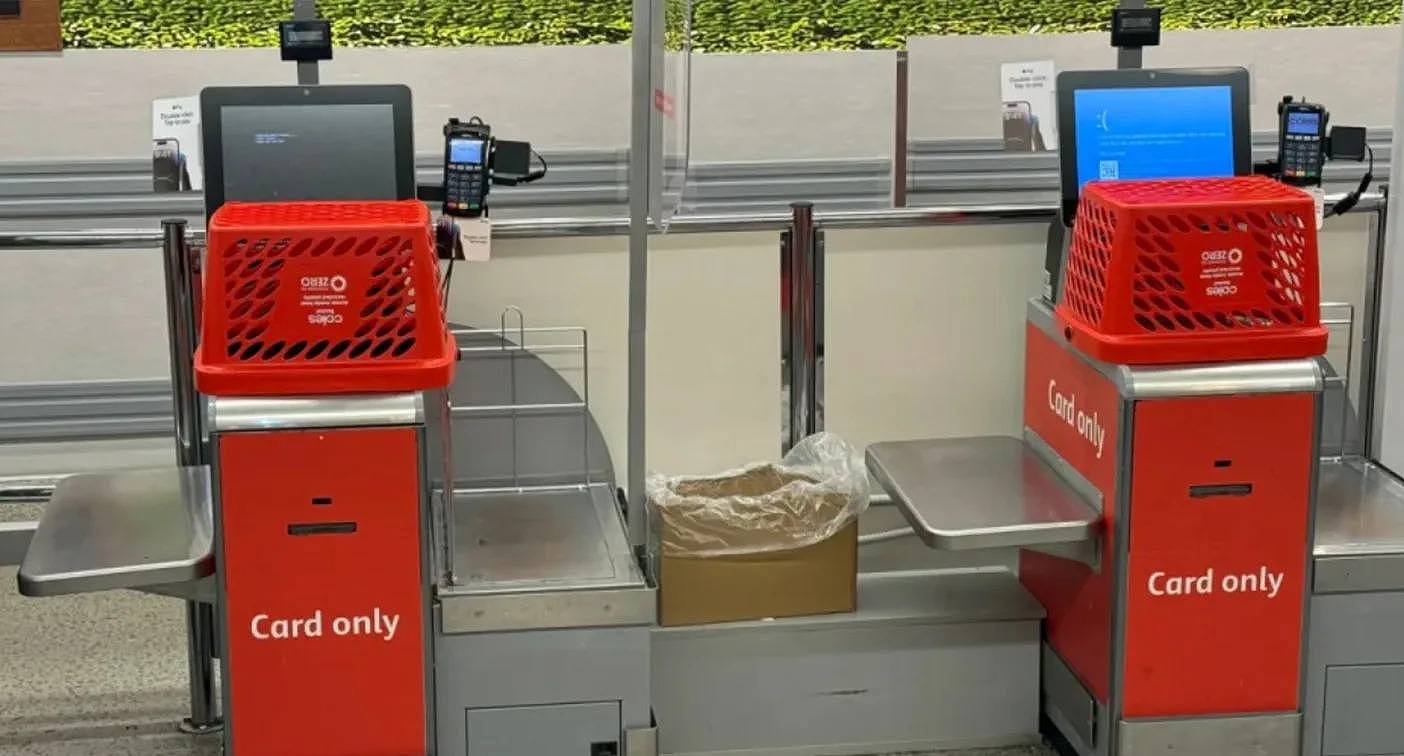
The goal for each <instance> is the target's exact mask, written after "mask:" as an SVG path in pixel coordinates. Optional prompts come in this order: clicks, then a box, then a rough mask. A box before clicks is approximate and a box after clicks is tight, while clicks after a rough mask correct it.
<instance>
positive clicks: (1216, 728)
mask: <svg viewBox="0 0 1404 756" xmlns="http://www.w3.org/2000/svg"><path fill="white" fill-rule="evenodd" d="M1301 721H1302V717H1301V715H1300V714H1298V713H1296V712H1290V713H1285V714H1245V715H1241V716H1234V717H1187V718H1184V719H1155V720H1143V719H1133V720H1122V721H1121V722H1120V726H1119V727H1118V728H1117V733H1118V736H1117V746H1118V747H1117V754H1118V756H1184V754H1224V755H1227V754H1234V755H1235V756H1299V754H1300V753H1301V751H1300V745H1299V738H1298V734H1299V730H1300V728H1301Z"/></svg>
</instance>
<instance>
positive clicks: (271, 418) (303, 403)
mask: <svg viewBox="0 0 1404 756" xmlns="http://www.w3.org/2000/svg"><path fill="white" fill-rule="evenodd" d="M209 413H210V430H211V431H218V432H231V431H267V430H280V429H287V428H353V427H360V426H366V425H419V424H422V423H423V422H424V396H423V395H422V394H419V393H413V394H367V395H364V396H351V395H347V396H323V397H300V398H287V399H284V398H266V397H226V396H216V397H210V399H209Z"/></svg>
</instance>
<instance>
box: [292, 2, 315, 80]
mask: <svg viewBox="0 0 1404 756" xmlns="http://www.w3.org/2000/svg"><path fill="white" fill-rule="evenodd" d="M316 19H317V0H293V20H294V21H315V20H316ZM297 83H298V84H299V85H300V86H304V87H306V86H313V85H316V84H320V83H321V75H320V73H319V72H318V69H317V61H315V60H299V61H298V62H297Z"/></svg>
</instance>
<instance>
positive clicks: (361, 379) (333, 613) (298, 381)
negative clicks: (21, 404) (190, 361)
mask: <svg viewBox="0 0 1404 756" xmlns="http://www.w3.org/2000/svg"><path fill="white" fill-rule="evenodd" d="M206 270H207V271H208V272H207V275H206V278H205V281H204V297H203V302H204V312H203V317H202V321H201V322H202V338H201V345H200V349H199V351H198V352H197V353H196V356H195V375H196V382H197V385H198V387H199V388H200V390H201V392H202V393H204V394H206V395H207V396H208V397H209V399H208V408H209V409H208V413H209V417H208V427H209V428H210V444H211V447H212V448H211V455H210V456H211V458H212V468H213V472H212V475H213V481H214V482H213V488H214V515H215V543H216V559H217V561H218V565H219V591H220V601H219V610H220V621H221V627H222V639H223V644H222V647H223V649H224V653H223V654H222V657H223V658H222V660H221V663H222V665H223V666H222V673H223V681H224V685H223V689H224V703H225V712H226V726H225V745H226V752H228V753H231V754H250V755H255V756H265V755H268V754H289V755H292V754H298V755H300V756H301V755H307V754H327V755H329V756H333V755H337V756H339V755H342V754H386V755H390V754H394V755H396V756H401V755H404V754H423V753H427V752H428V751H429V747H428V744H429V743H430V742H431V739H432V730H431V717H430V714H429V713H430V710H431V707H430V705H429V702H430V701H431V700H432V697H431V689H432V680H433V675H432V669H433V665H432V648H433V644H432V642H431V640H430V636H429V633H430V629H431V625H430V622H429V616H430V598H429V596H430V594H429V592H430V590H431V587H432V583H433V579H432V575H433V574H434V573H433V571H432V565H431V561H430V554H431V551H432V549H431V545H430V543H428V539H429V535H428V534H430V533H431V532H433V528H432V527H430V524H429V510H428V502H429V500H430V490H429V484H428V482H427V480H428V479H427V475H426V471H427V470H428V469H429V466H428V465H427V463H426V449H427V444H426V433H425V426H426V411H425V407H426V404H429V403H430V398H431V397H438V398H441V397H442V394H441V393H438V392H437V391H436V390H437V389H439V388H442V387H444V386H446V385H448V383H449V382H450V381H451V379H452V367H453V356H454V354H455V352H456V349H455V347H454V345H453V342H452V337H451V336H450V334H449V333H448V330H447V327H446V325H445V322H444V317H443V310H442V307H441V304H440V301H439V297H438V291H439V286H438V285H437V284H438V279H437V275H438V274H437V267H436V261H435V258H434V256H433V249H432V246H431V243H430V227H429V214H428V210H427V208H426V207H425V206H424V205H423V204H421V203H418V202H415V201H413V200H410V201H402V202H356V203H352V202H294V203H266V204H264V203H238V204H228V205H224V206H223V207H221V208H220V209H219V210H218V211H217V212H216V213H215V215H214V217H213V218H212V219H211V221H210V232H209V248H208V261H207V265H206ZM426 392H429V393H426ZM436 406H441V405H436Z"/></svg>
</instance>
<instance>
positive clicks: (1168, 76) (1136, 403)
mask: <svg viewBox="0 0 1404 756" xmlns="http://www.w3.org/2000/svg"><path fill="white" fill-rule="evenodd" d="M1246 83H1247V82H1246V75H1245V74H1244V73H1243V72H1242V71H1241V70H1238V71H1225V70H1218V71H1181V72H1165V71H1161V72H1156V71H1118V72H1094V73H1075V74H1065V75H1064V77H1060V86H1059V89H1060V98H1061V100H1062V101H1061V102H1060V122H1061V123H1060V125H1061V126H1062V128H1063V150H1064V154H1063V155H1062V160H1063V173H1064V179H1065V187H1067V186H1068V185H1069V183H1071V191H1070V193H1069V196H1068V197H1067V198H1066V201H1065V207H1064V209H1065V212H1068V213H1069V214H1071V213H1072V212H1076V217H1077V221H1076V224H1075V226H1074V229H1073V232H1072V237H1071V241H1070V244H1069V246H1068V249H1067V251H1066V253H1065V254H1064V255H1062V257H1065V259H1066V262H1065V264H1064V265H1062V266H1061V269H1055V272H1054V276H1055V277H1056V282H1057V283H1059V284H1061V285H1060V286H1059V287H1057V288H1058V289H1059V293H1060V298H1059V299H1058V300H1057V304H1056V306H1054V305H1052V304H1050V302H1049V301H1048V300H1046V299H1043V298H1039V299H1036V300H1034V301H1032V302H1030V303H1029V305H1028V317H1027V321H1026V325H1025V342H1026V343H1025V379H1024V417H1023V426H1024V428H1023V437H1022V438H1021V439H1016V438H1003V437H995V438H981V439H944V440H927V441H904V442H891V443H881V444H874V445H873V446H871V447H869V450H868V463H869V469H870V470H871V471H872V472H873V473H874V476H875V477H876V478H877V480H878V481H879V482H880V483H881V484H882V485H883V487H884V488H886V489H887V490H888V492H889V493H891V494H892V496H893V499H894V501H895V502H896V503H897V504H898V506H899V508H901V509H902V511H903V512H904V514H906V515H907V518H908V520H909V521H910V522H911V523H912V524H913V526H914V527H915V528H916V529H917V531H918V533H919V534H921V535H923V537H924V539H925V540H926V542H927V543H928V545H932V546H933V547H936V548H944V549H979V548H998V547H1020V549H1021V550H1020V552H1019V556H1018V574H1019V578H1020V581H1021V582H1022V584H1023V585H1024V587H1025V588H1027V589H1028V590H1029V592H1030V593H1031V594H1032V595H1033V596H1034V597H1036V598H1037V599H1038V600H1039V602H1040V603H1041V604H1042V605H1043V607H1044V609H1045V611H1046V613H1047V614H1046V619H1045V622H1044V643H1043V653H1042V675H1041V677H1042V682H1041V704H1042V712H1043V715H1044V717H1045V718H1046V720H1047V721H1048V723H1049V724H1050V725H1051V727H1052V730H1053V731H1054V733H1055V734H1056V736H1057V738H1058V739H1061V740H1063V741H1065V744H1066V745H1068V746H1069V747H1070V748H1071V749H1072V750H1073V751H1074V752H1076V753H1078V754H1080V755H1081V756H1094V755H1096V756H1111V755H1113V754H1116V755H1120V756H1126V755H1131V754H1137V755H1139V754H1167V753H1187V754H1265V755H1267V754H1272V755H1277V754H1280V755H1281V756H1288V755H1289V754H1298V753H1300V748H1301V745H1300V740H1301V735H1300V733H1301V729H1302V711H1303V699H1304V685H1303V682H1302V676H1303V669H1304V665H1305V643H1304V638H1305V631H1306V613H1307V607H1308V599H1309V596H1310V590H1311V581H1310V574H1311V569H1312V568H1311V565H1312V533H1313V518H1314V502H1315V498H1316V497H1315V490H1316V480H1317V468H1318V442H1317V433H1318V428H1319V418H1320V407H1321V394H1322V389H1323V385H1324V379H1323V371H1322V368H1321V366H1320V364H1319V362H1318V358H1319V357H1320V355H1322V354H1323V353H1324V352H1325V348H1326V337H1327V334H1326V330H1325V329H1324V328H1323V327H1322V325H1321V322H1320V315H1319V282H1318V270H1317V240H1316V228H1317V226H1316V217H1315V208H1314V205H1313V200H1312V198H1311V197H1310V195H1308V194H1307V193H1305V192H1303V191H1301V190H1298V189H1295V188H1291V187H1287V186H1284V185H1282V184H1279V183H1277V182H1275V181H1272V180H1270V179H1268V178H1263V177H1252V176H1244V175H1241V174H1245V173H1248V172H1249V171H1248V170H1247V169H1248V167H1249V165H1248V162H1249V155H1248V149H1247V147H1248V129H1247V97H1246V95H1247V92H1246ZM1082 95H1087V96H1085V97H1084V96H1082ZM1159 97H1168V98H1169V99H1168V100H1166V101H1165V103H1162V104H1159V105H1156V106H1155V107H1141V108H1140V109H1139V110H1138V111H1135V112H1132V111H1130V110H1129V109H1126V108H1121V107H1120V105H1121V103H1132V102H1137V101H1140V102H1143V103H1144V102H1147V101H1150V100H1154V99H1156V98H1159ZM1167 103H1180V104H1181V105H1183V106H1184V107H1191V106H1195V107H1204V108H1206V109H1214V108H1217V110H1216V111H1215V112H1208V111H1207V110H1206V112H1203V113H1195V114H1189V115H1186V116H1185V117H1186V118H1188V119H1189V120H1191V121H1195V122H1196V123H1198V124H1199V126H1197V127H1196V128H1194V129H1189V128H1187V129H1177V128H1174V127H1171V126H1167V125H1166V124H1167V123H1168V122H1170V121H1173V120H1174V119H1175V118H1176V117H1177V115H1183V114H1178V113H1177V111H1175V110H1173V109H1169V108H1168V104H1167ZM1196 103H1197V105H1196ZM1119 108H1120V109H1119ZM1215 113H1217V114H1218V115H1216V114H1215ZM1216 118H1221V119H1222V126H1221V127H1219V126H1215V125H1214V123H1213V121H1214V120H1215V119H1216ZM1138 119H1139V120H1138ZM1136 123H1140V124H1141V125H1142V126H1145V127H1146V128H1149V127H1150V126H1156V128H1154V129H1150V131H1147V132H1146V133H1150V132H1151V131H1153V132H1155V135H1156V136H1155V139H1152V140H1150V141H1144V140H1143V141H1137V140H1138V139H1139V137H1137V136H1136V135H1134V134H1129V133H1127V132H1128V131H1129V130H1130V128H1129V127H1128V124H1136ZM1215 128H1223V129H1224V130H1225V131H1224V138H1223V139H1215V138H1213V135H1214V134H1216V133H1218V132H1216V131H1214V129H1215ZM1079 129H1081V130H1082V133H1083V135H1084V137H1086V138H1084V139H1079V138H1078V137H1077V133H1078V131H1079ZM1089 132H1094V134H1093V136H1091V137H1087V134H1088V133H1089ZM1167 134H1168V136H1167ZM1176 134H1180V135H1185V134H1189V135H1193V136H1194V138H1195V139H1197V140H1199V142H1197V143H1196V145H1194V146H1195V147H1196V150H1198V151H1197V152H1195V153H1194V154H1192V155H1186V154H1183V153H1173V151H1171V152H1172V153H1173V154H1167V157H1166V158H1165V160H1164V161H1161V162H1159V163H1153V162H1151V161H1149V160H1148V155H1149V153H1145V152H1142V153H1138V152H1137V150H1138V149H1140V150H1147V149H1151V148H1150V147H1147V145H1154V144H1159V143H1160V142H1161V141H1163V140H1164V139H1173V138H1176V137H1175V135H1176ZM1206 135H1207V136H1206ZM1166 149H1167V150H1168V149H1169V147H1166ZM1215 150H1218V151H1219V152H1218V157H1217V160H1218V162H1217V163H1215V164H1214V165H1212V166H1208V165H1194V166H1189V165H1186V164H1185V161H1186V160H1189V161H1191V162H1193V161H1198V160H1205V159H1209V160H1213V159H1215V158H1214V155H1215ZM1154 171H1161V175H1165V176H1177V175H1189V176H1210V177H1209V178H1187V179H1175V178H1167V179H1161V180H1134V179H1135V178H1137V173H1140V174H1141V175H1145V174H1147V173H1152V174H1153V172H1154ZM1180 171H1183V172H1184V173H1183V174H1181V173H1179V172H1180ZM1099 172H1100V175H1101V177H1103V178H1114V179H1118V180H1115V181H1097V180H1096V179H1098V177H1099ZM1089 173H1090V176H1089V175H1088V174H1089ZM1108 174H1110V175H1108ZM1235 174H1239V175H1237V176H1235ZM1214 176H1217V177H1214ZM1089 177H1090V178H1091V179H1093V180H1092V181H1091V183H1088V178H1089ZM1128 179H1131V180H1128ZM1084 185H1085V186H1086V188H1085V191H1082V193H1081V201H1080V203H1079V201H1078V199H1079V190H1082V188H1083V186H1084ZM1079 204H1080V206H1079Z"/></svg>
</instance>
